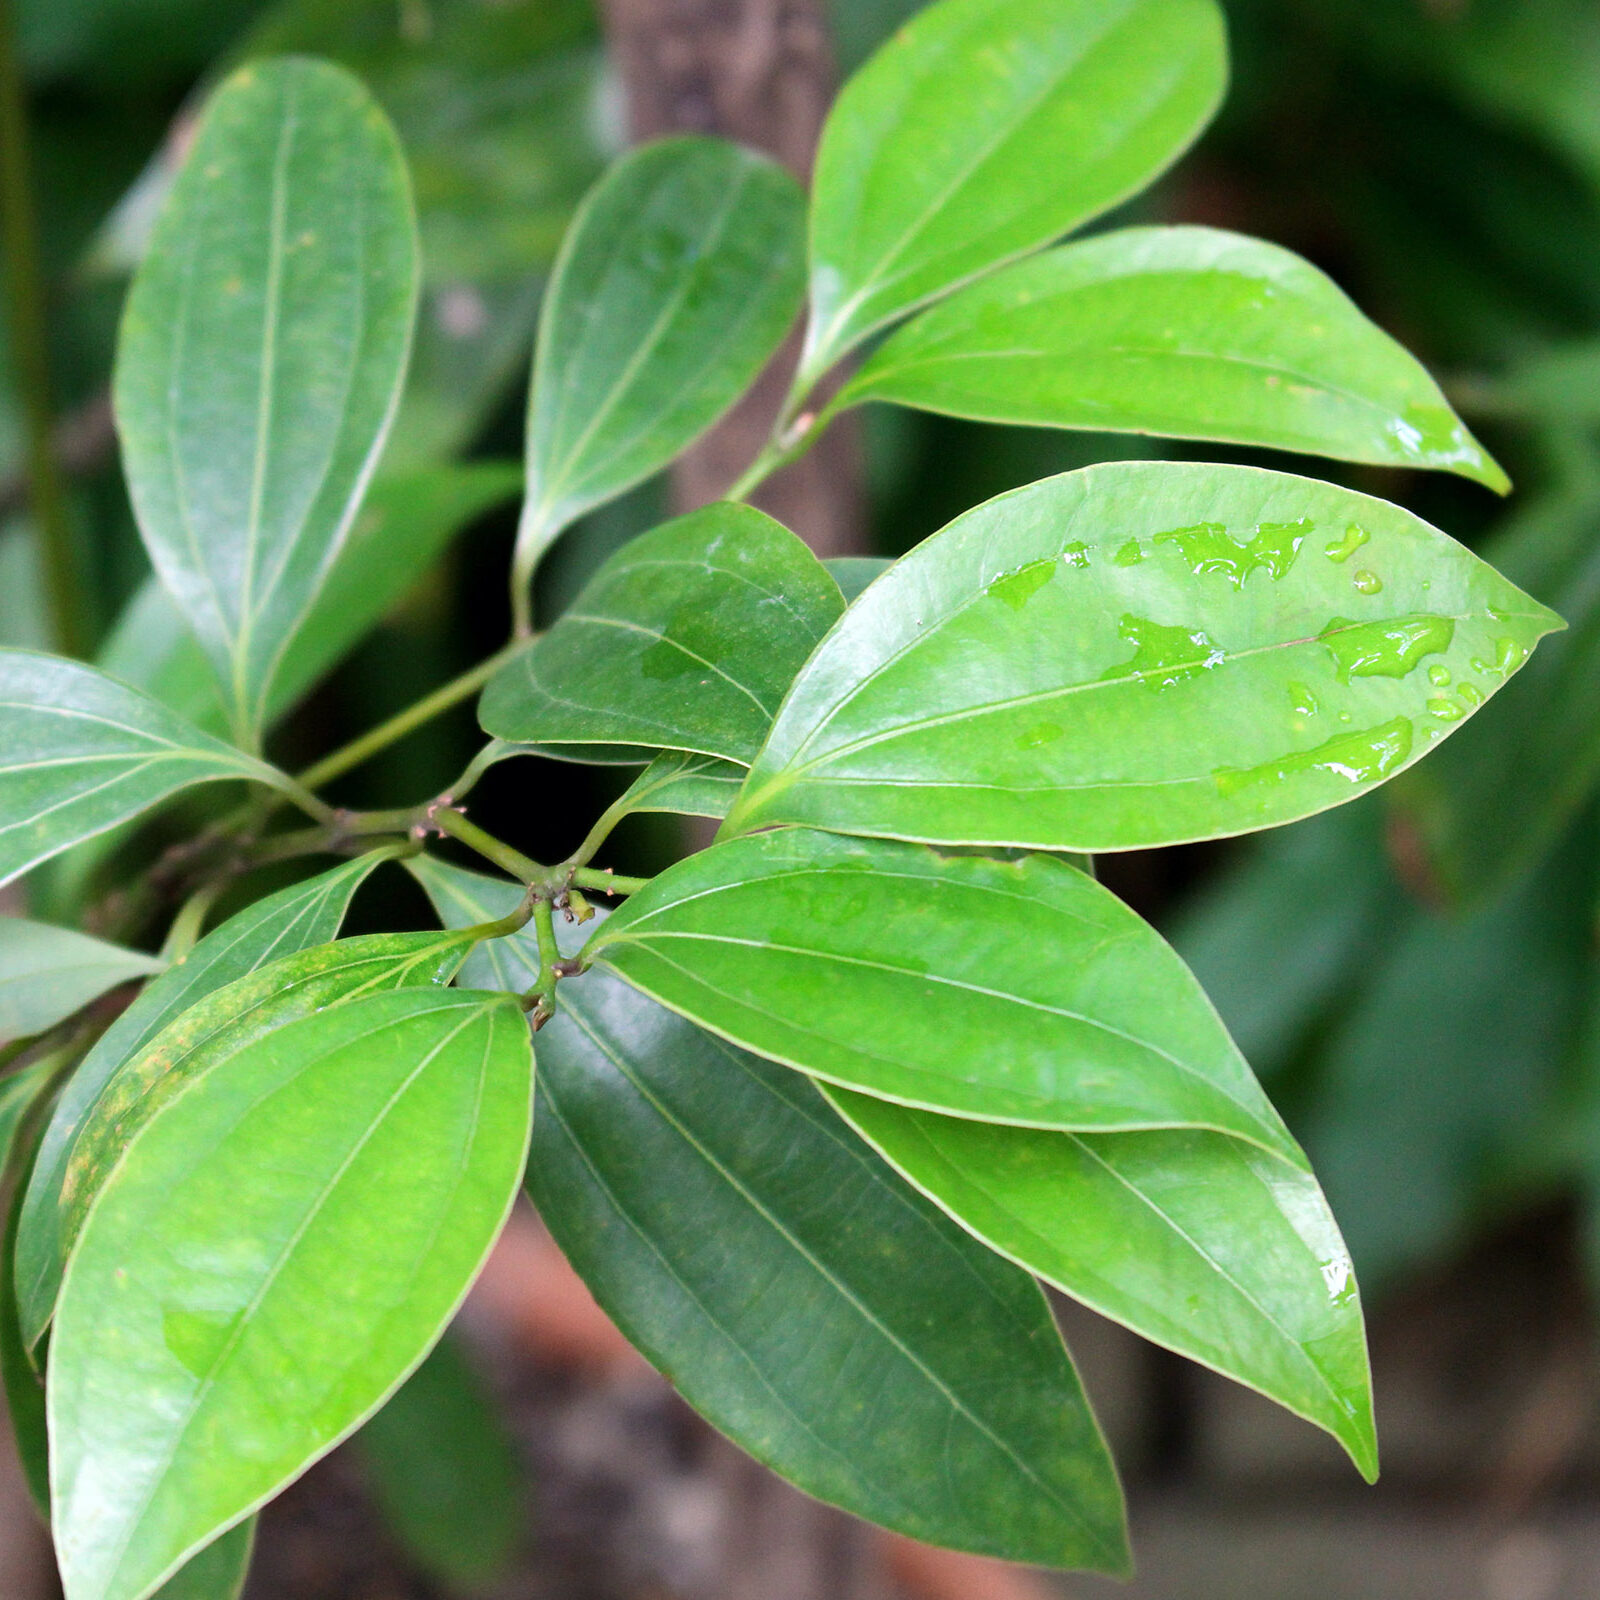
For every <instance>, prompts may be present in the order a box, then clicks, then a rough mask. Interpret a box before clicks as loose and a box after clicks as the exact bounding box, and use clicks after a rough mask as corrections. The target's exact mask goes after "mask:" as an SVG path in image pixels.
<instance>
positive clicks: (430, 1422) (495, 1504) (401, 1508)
mask: <svg viewBox="0 0 1600 1600" xmlns="http://www.w3.org/2000/svg"><path fill="white" fill-rule="evenodd" d="M355 1442H356V1448H357V1449H358V1450H359V1452H360V1455H361V1458H362V1462H363V1464H364V1465H365V1467H366V1469H367V1478H368V1481H369V1483H370V1484H371V1487H372V1491H373V1495H374V1497H375V1498H376V1500H377V1502H378V1505H379V1508H380V1509H381V1510H382V1512H383V1514H384V1518H385V1520H386V1521H387V1522H388V1524H389V1527H390V1529H391V1530H392V1531H393V1532H394V1534H395V1536H396V1538H398V1539H399V1541H400V1542H401V1544H403V1545H404V1546H405V1548H406V1552H407V1553H408V1554H409V1555H410V1556H411V1558H412V1559H413V1560H414V1561H415V1562H416V1563H417V1564H418V1565H419V1566H420V1567H421V1568H422V1569H423V1571H424V1572H426V1573H428V1574H429V1575H430V1576H432V1577H434V1578H436V1579H438V1581H439V1582H440V1583H442V1584H443V1585H444V1586H445V1588H446V1589H447V1590H448V1591H449V1592H450V1593H451V1594H461V1593H466V1594H478V1593H481V1592H482V1591H483V1590H484V1589H485V1588H488V1587H490V1586H492V1585H493V1584H494V1583H495V1582H496V1581H497V1580H498V1579H500V1578H502V1577H503V1576H504V1574H505V1568H506V1565H507V1563H508V1562H509V1561H510V1558H511V1555H512V1553H513V1551H514V1550H515V1549H516V1546H517V1543H518V1539H519V1537H520V1535H521V1532H522V1526H523V1515H524V1501H525V1499H526V1496H527V1491H528V1485H527V1482H526V1479H525V1477H524V1474H523V1472H522V1469H521V1466H520V1464H519V1463H518V1460H517V1451H516V1445H515V1444H514V1443H513V1441H512V1440H511V1438H510V1437H509V1435H508V1434H507V1432H506V1429H505V1425H504V1424H503V1423H502V1422H501V1420H500V1418H499V1417H498V1416H497V1415H496V1413H495V1411H494V1409H493V1408H492V1406H491V1404H490V1401H489V1398H488V1396H486V1395H485V1394H484V1392H483V1386H482V1384H481V1383H480V1382H479V1381H478V1378H477V1375H476V1374H475V1373H474V1372H473V1371H472V1369H471V1367H470V1366H469V1365H468V1363H467V1362H466V1360H465V1358H464V1357H463V1356H462V1354H461V1351H460V1349H459V1347H458V1346H457V1344H456V1343H455V1341H454V1340H452V1339H450V1338H445V1339H442V1340H440V1342H439V1343H438V1344H437V1345H435V1346H434V1348H433V1351H432V1352H431V1353H430V1355H429V1356H428V1359H427V1360H426V1361H424V1362H423V1363H422V1365H421V1366H420V1367H418V1368H417V1370H416V1371H415V1372H413V1373H412V1374H411V1376H410V1377H409V1378H407V1379H406V1381H405V1383H403V1384H402V1385H401V1386H400V1388H398V1389H397V1390H395V1392H394V1393H393V1394H392V1395H391V1396H390V1397H389V1401H388V1404H386V1405H385V1406H384V1408H383V1409H382V1410H381V1411H380V1412H378V1414H377V1415H376V1416H375V1417H373V1418H372V1419H371V1421H369V1422H368V1423H367V1425H366V1426H365V1427H364V1428H363V1429H362V1430H361V1432H360V1433H359V1434H357V1435H356V1441H355Z"/></svg>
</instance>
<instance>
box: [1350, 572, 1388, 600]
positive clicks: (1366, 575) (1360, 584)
mask: <svg viewBox="0 0 1600 1600" xmlns="http://www.w3.org/2000/svg"><path fill="white" fill-rule="evenodd" d="M1350 587H1351V588H1352V589H1354V590H1355V592H1356V593H1357V594H1377V593H1379V592H1380V591H1381V590H1382V588H1383V579H1382V578H1380V577H1379V576H1378V574H1377V573H1376V572H1368V571H1367V569H1366V568H1365V567H1363V568H1362V569H1361V571H1360V572H1357V573H1353V574H1352V575H1351V578H1350Z"/></svg>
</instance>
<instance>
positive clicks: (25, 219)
mask: <svg viewBox="0 0 1600 1600" xmlns="http://www.w3.org/2000/svg"><path fill="white" fill-rule="evenodd" d="M0 238H3V239H4V252H5V279H6V285H7V288H8V290H9V294H8V299H9V301H10V308H9V309H10V326H11V350H12V357H13V360H14V361H15V363H16V371H17V389H18V392H19V394H20V397H21V400H22V412H23V428H24V431H25V433H26V437H27V463H28V504H29V508H30V510H31V511H32V513H33V526H34V532H35V535H36V536H37V538H38V540H39V554H40V558H41V564H42V565H43V567H44V581H45V594H46V598H47V600H48V602H49V607H50V624H51V632H52V635H53V637H54V639H55V643H56V647H57V648H58V649H59V650H61V651H62V652H63V653H64V654H66V655H73V656H82V655H87V654H88V649H89V630H88V626H87V624H86V622H85V619H84V616H83V606H82V601H83V592H82V589H81V588H80V586H79V582H78V572H77V562H76V560H75V559H74V555H73V548H72V525H71V521H70V519H69V518H68V515H67V496H66V487H65V485H64V483H63V482H62V477H61V467H60V463H59V462H58V461H57V459H56V451H55V406H54V402H53V400H52V398H51V382H50V354H49V345H48V343H47V335H46V326H47V324H46V317H45V300H44V283H43V277H42V274H41V272H40V270H39V231H38V225H37V221H36V218H35V216H34V208H33V187H32V183H31V181H30V176H29V170H28V118H27V111H26V102H25V90H24V87H23V81H22V63H21V61H20V59H19V57H18V54H17V35H16V26H15V22H14V19H13V16H12V7H11V0H0Z"/></svg>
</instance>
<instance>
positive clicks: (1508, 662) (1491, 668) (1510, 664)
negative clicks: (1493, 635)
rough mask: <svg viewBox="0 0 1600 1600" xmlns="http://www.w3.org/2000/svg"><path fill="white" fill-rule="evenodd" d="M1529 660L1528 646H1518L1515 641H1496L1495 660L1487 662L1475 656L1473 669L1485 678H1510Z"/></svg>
mask: <svg viewBox="0 0 1600 1600" xmlns="http://www.w3.org/2000/svg"><path fill="white" fill-rule="evenodd" d="M1527 659H1528V650H1527V646H1526V645H1521V644H1518V643H1517V641H1516V640H1515V639H1496V640H1495V642H1494V660H1493V661H1485V660H1484V659H1483V658H1482V657H1481V656H1474V657H1473V658H1472V669H1473V671H1474V672H1481V673H1483V674H1484V676H1485V677H1490V678H1509V677H1510V676H1511V674H1512V673H1513V672H1515V671H1516V670H1517V668H1518V667H1520V666H1521V665H1522V663H1523V662H1524V661H1526V660H1527Z"/></svg>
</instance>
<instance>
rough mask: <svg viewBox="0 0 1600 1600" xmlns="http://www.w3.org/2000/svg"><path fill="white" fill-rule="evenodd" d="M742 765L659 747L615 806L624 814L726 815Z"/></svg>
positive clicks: (739, 781) (742, 772) (741, 778)
mask: <svg viewBox="0 0 1600 1600" xmlns="http://www.w3.org/2000/svg"><path fill="white" fill-rule="evenodd" d="M745 770H746V769H745V768H743V767H741V766H739V765H738V764H737V763H736V762H733V761H719V760H718V759H717V758H716V757H715V756H695V755H690V754H688V753H687V752H686V751H683V750H663V751H662V752H661V754H660V755H658V756H657V757H656V758H655V760H654V761H652V762H651V763H650V765H649V766H648V767H646V768H645V769H644V771H643V772H641V773H640V774H639V776H638V777H637V778H635V779H634V780H633V783H632V784H631V785H630V786H629V787H628V789H627V790H625V791H624V793H623V796H622V798H621V800H619V801H618V802H617V804H618V805H619V806H626V807H627V814H629V815H631V814H633V813H635V812H639V811H669V812H673V813H676V814H677V815H679V816H687V817H715V818H717V819H718V820H719V821H720V820H721V819H722V818H723V817H725V816H727V814H728V807H729V806H731V805H732V804H733V802H734V797H735V796H736V795H737V794H738V793H739V790H740V788H741V787H743V784H744V775H745Z"/></svg>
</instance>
